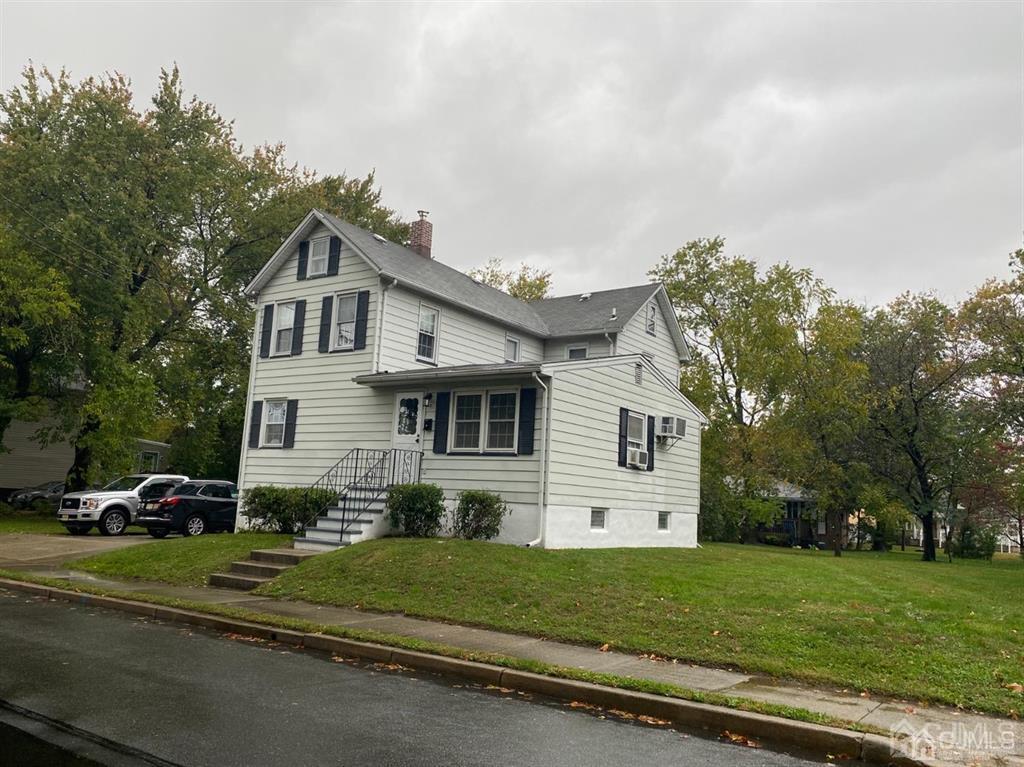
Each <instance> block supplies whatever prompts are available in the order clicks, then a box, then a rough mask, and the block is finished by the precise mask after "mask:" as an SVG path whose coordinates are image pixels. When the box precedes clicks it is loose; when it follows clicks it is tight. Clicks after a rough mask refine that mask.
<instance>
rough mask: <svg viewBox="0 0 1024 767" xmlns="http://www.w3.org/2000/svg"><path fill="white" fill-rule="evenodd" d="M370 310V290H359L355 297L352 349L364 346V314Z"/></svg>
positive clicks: (363, 347)
mask: <svg viewBox="0 0 1024 767" xmlns="http://www.w3.org/2000/svg"><path fill="white" fill-rule="evenodd" d="M369 311H370V291H368V290H360V291H359V295H358V296H357V297H356V334H355V338H354V339H352V348H353V349H365V348H366V316H367V313H368V312H369Z"/></svg>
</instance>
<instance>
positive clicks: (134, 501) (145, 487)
mask: <svg viewBox="0 0 1024 767" xmlns="http://www.w3.org/2000/svg"><path fill="white" fill-rule="evenodd" d="M187 480H188V477H185V476H182V475H181V474H131V475H129V476H127V477H119V478H118V479H115V480H114V481H113V482H111V483H110V484H109V485H107V486H106V487H103V488H102V489H100V490H83V491H81V492H78V493H65V495H64V497H63V498H61V499H60V508H59V509H58V510H57V519H59V520H60V521H61V522H62V523H63V524H64V527H66V528H67V530H68V532H69V533H71V534H72V535H85V534H86V533H88V532H89V531H90V530H92V528H93V526H99V529H100V533H101V534H102V535H123V534H124V531H125V530H126V529H127V528H128V525H130V524H133V523H135V522H136V517H137V516H138V508H139V503H140V502H141V501H145V500H149V499H153V498H160V497H162V496H163V495H164V493H166V492H167V491H168V490H170V489H171V488H174V487H177V486H178V485H180V484H181V483H182V482H186V481H187Z"/></svg>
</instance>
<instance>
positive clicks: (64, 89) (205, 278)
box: [0, 67, 407, 487]
mask: <svg viewBox="0 0 1024 767" xmlns="http://www.w3.org/2000/svg"><path fill="white" fill-rule="evenodd" d="M0 111H2V113H3V114H2V119H0V219H2V220H3V221H4V223H5V224H6V225H7V232H8V236H9V238H10V241H11V247H12V248H14V249H15V250H16V251H17V252H22V253H24V254H26V256H27V257H28V258H29V259H30V260H31V262H32V264H33V265H34V268H36V269H52V270H56V271H58V272H60V273H61V274H62V275H64V277H65V278H66V282H67V290H68V292H69V295H70V299H71V303H73V304H74V311H73V313H72V315H71V317H70V319H69V320H68V322H67V323H65V326H64V328H65V332H66V333H67V335H68V336H69V342H67V343H65V344H64V345H63V346H62V347H60V348H56V347H53V346H50V347H48V348H47V349H46V350H45V354H46V355H49V356H50V357H53V356H54V355H58V356H59V357H60V364H59V365H58V367H60V368H63V369H64V370H72V371H74V372H73V374H72V376H71V377H72V378H73V379H74V380H76V381H77V382H78V384H79V386H78V389H79V391H77V393H76V395H75V396H56V397H53V398H51V399H50V402H49V405H50V409H51V411H52V413H53V414H54V415H56V416H57V417H58V418H59V426H58V427H57V428H56V429H54V430H53V433H51V434H50V435H49V436H50V438H59V437H61V436H68V435H70V437H71V439H72V441H73V443H74V447H75V460H74V464H73V466H72V467H71V469H70V471H69V477H68V479H69V484H70V485H71V486H72V487H82V486H84V485H85V484H86V483H87V482H88V481H90V479H95V477H94V476H92V475H94V474H95V473H96V471H97V470H98V468H97V467H102V468H103V469H104V470H106V471H111V470H114V469H116V468H123V467H124V465H125V463H126V461H127V459H128V457H129V456H131V454H132V442H133V439H134V437H136V436H139V435H140V434H142V433H144V432H147V431H149V430H151V429H152V428H153V427H154V424H155V423H156V422H157V418H158V417H161V418H163V419H164V423H165V424H166V423H175V424H178V425H180V426H181V427H183V428H185V429H189V428H203V429H205V428H206V426H204V424H210V423H215V422H220V419H222V418H231V417H234V416H232V415H229V413H230V412H231V409H232V408H235V409H237V407H238V401H239V399H240V398H244V373H242V372H241V371H243V370H244V369H245V366H247V364H248V357H247V355H246V354H245V345H246V344H247V343H248V339H249V335H250V332H251V322H252V315H251V312H250V310H249V308H248V305H247V302H246V299H245V298H244V296H243V295H242V287H243V286H244V285H245V283H246V282H247V281H248V280H249V279H251V277H252V276H253V274H255V272H256V271H257V270H258V269H259V267H260V266H261V265H262V264H263V262H264V261H265V260H266V258H267V257H268V256H269V255H270V253H272V252H273V250H274V249H275V248H276V247H277V245H278V244H279V243H280V242H281V240H282V238H283V237H284V236H285V235H286V234H287V232H288V231H289V230H290V229H291V228H292V227H293V226H294V225H295V223H296V222H297V221H298V220H299V219H300V218H301V217H302V215H303V214H304V213H305V212H306V211H307V210H308V209H309V208H310V207H313V206H319V207H323V208H325V209H328V210H331V211H333V212H336V213H339V214H340V215H343V216H344V217H346V218H348V219H349V220H351V221H353V222H354V223H356V224H359V225H363V226H367V227H369V228H372V229H374V230H375V231H378V232H380V233H381V234H383V235H384V236H387V237H389V238H395V239H401V238H403V237H404V236H405V234H406V231H407V230H406V228H405V226H404V225H403V224H402V223H401V222H400V221H399V220H398V219H397V217H396V216H395V215H394V213H393V212H392V211H390V210H388V209H387V208H385V207H383V206H382V205H380V196H379V191H378V190H376V189H375V188H374V181H373V177H372V175H371V176H369V177H367V178H366V179H358V180H350V179H346V178H345V177H344V176H341V177H325V178H323V179H318V178H316V177H315V176H314V175H313V174H312V173H310V172H307V171H305V170H302V169H299V168H297V167H295V166H292V165H289V164H287V163H286V162H285V160H284V149H283V147H282V146H280V145H270V146H260V147H256V148H254V149H253V150H251V151H246V150H244V149H243V148H242V147H241V146H240V145H239V144H238V143H237V141H236V139H235V137H234V133H233V128H232V125H231V123H230V122H228V121H227V120H225V119H224V118H222V117H221V116H220V115H219V114H218V113H217V111H216V110H215V108H214V107H213V106H212V105H210V104H207V103H205V102H202V101H200V100H198V99H197V98H194V97H193V98H191V99H188V98H186V97H185V96H184V93H183V90H182V87H181V83H180V78H179V74H178V71H177V70H176V69H175V70H172V71H170V72H163V73H161V76H160V82H159V86H158V88H157V92H156V94H155V95H154V96H153V98H152V101H151V104H150V106H149V107H148V108H147V109H146V110H145V111H138V110H137V109H136V108H135V107H134V105H133V93H132V90H131V86H130V84H129V82H128V81H127V80H125V79H124V78H123V77H121V76H119V75H112V76H107V77H103V78H89V79H86V80H84V81H82V82H80V83H74V82H72V80H71V79H70V77H69V76H68V75H67V74H66V73H65V72H63V71H62V72H60V73H57V74H53V73H51V72H49V71H47V70H45V69H43V70H36V69H34V68H32V67H29V68H27V69H26V70H25V72H24V77H23V81H22V83H21V84H20V85H19V86H16V87H14V88H12V89H11V90H10V91H9V92H8V93H6V94H4V95H2V96H0ZM221 343H225V344H228V345H229V347H230V349H229V350H224V349H221V348H220V346H219V345H220V344H221ZM207 353H209V354H207ZM210 354H212V355H213V356H212V357H211V356H209V355H210ZM211 359H212V360H214V361H215V362H216V363H219V364H220V367H217V366H214V365H211V364H209V363H210V360H211ZM217 389H222V390H223V393H220V392H218V393H216V394H212V393H211V392H215V391H216V390H217ZM184 391H188V392H190V393H191V394H192V395H194V396H190V397H187V398H186V397H184V396H181V394H182V392H184ZM207 394H210V396H206V395H207ZM232 436H233V435H232ZM235 450H237V445H236V446H235ZM226 470H227V469H225V471H226Z"/></svg>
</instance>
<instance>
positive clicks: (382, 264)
mask: <svg viewBox="0 0 1024 767" xmlns="http://www.w3.org/2000/svg"><path fill="white" fill-rule="evenodd" d="M321 213H322V215H323V216H324V217H325V218H327V219H329V220H330V222H331V225H332V226H334V227H336V228H337V229H338V231H340V232H341V233H342V234H344V235H345V236H346V237H347V238H348V239H349V240H350V241H351V242H352V243H353V244H354V245H355V246H356V247H358V248H359V249H360V250H361V251H362V252H363V253H364V254H365V255H366V257H367V258H369V259H370V260H371V261H373V262H375V263H376V264H377V266H378V267H379V268H380V269H381V271H383V272H384V273H385V274H386V275H388V276H390V277H397V278H398V280H399V282H400V283H402V282H404V283H406V286H407V287H413V288H417V287H418V288H420V289H422V290H426V291H428V292H430V293H433V294H435V295H437V296H438V297H440V298H443V299H447V300H449V301H452V302H454V303H456V304H460V305H462V306H466V307H468V308H470V309H473V310H474V311H477V312H480V313H481V314H485V315H487V316H490V317H494V318H496V319H498V320H501V321H502V322H508V323H512V324H514V325H518V326H519V327H521V328H524V329H525V330H529V331H530V332H532V333H534V334H536V335H538V336H547V335H548V328H547V325H545V324H544V321H543V320H542V319H541V318H540V317H539V316H538V314H537V313H536V312H535V311H534V310H533V309H532V308H531V305H530V304H527V303H525V302H523V301H520V300H519V299H518V298H513V297H512V296H510V295H508V294H507V293H503V292H502V291H500V290H498V289H496V288H492V287H490V286H489V285H484V284H482V283H479V282H477V281H476V280H474V279H473V278H472V277H470V276H469V275H466V274H463V273H462V272H460V271H458V270H457V269H452V268H451V267H450V266H445V265H444V264H442V263H441V262H440V261H435V260H434V259H432V258H424V257H423V256H421V255H419V254H418V253H415V252H414V251H412V250H409V249H408V248H406V247H404V246H402V245H398V244H396V243H393V242H390V241H388V240H383V239H378V238H377V237H375V236H374V235H373V234H372V233H371V232H368V231H366V230H365V229H360V228H359V227H358V226H355V225H353V224H350V223H348V222H347V221H343V220H342V219H340V218H338V217H337V216H332V215H331V214H329V213H323V212H322V211H321Z"/></svg>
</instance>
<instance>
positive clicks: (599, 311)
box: [529, 283, 659, 336]
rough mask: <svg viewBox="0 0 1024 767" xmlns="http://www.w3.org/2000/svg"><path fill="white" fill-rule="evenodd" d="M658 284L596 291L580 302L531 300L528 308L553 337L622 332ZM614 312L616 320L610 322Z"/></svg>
mask: <svg viewBox="0 0 1024 767" xmlns="http://www.w3.org/2000/svg"><path fill="white" fill-rule="evenodd" d="M658 287H659V285H658V284H656V283H648V284H646V285H635V286H633V287H631V288H615V289H614V290H597V291H594V292H593V293H591V294H590V298H588V299H586V300H585V301H581V300H580V298H581V296H584V295H587V294H586V293H578V294H576V295H574V296H559V297H557V298H545V299H543V300H541V301H534V302H533V303H531V304H529V306H530V307H531V308H532V309H533V310H534V311H535V312H536V313H537V315H538V316H539V317H540V319H541V320H542V321H543V322H544V324H545V325H547V327H548V332H549V333H550V334H551V335H552V336H572V335H582V334H584V333H593V332H605V333H608V332H612V331H616V330H621V329H622V327H623V326H624V325H625V324H626V322H627V321H628V320H629V319H630V318H631V317H632V316H633V315H634V314H636V313H637V312H638V311H639V310H640V308H641V307H642V306H643V305H644V304H645V303H647V301H649V300H650V299H651V296H653V295H654V293H655V292H656V291H657V290H658ZM612 310H615V319H612Z"/></svg>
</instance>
